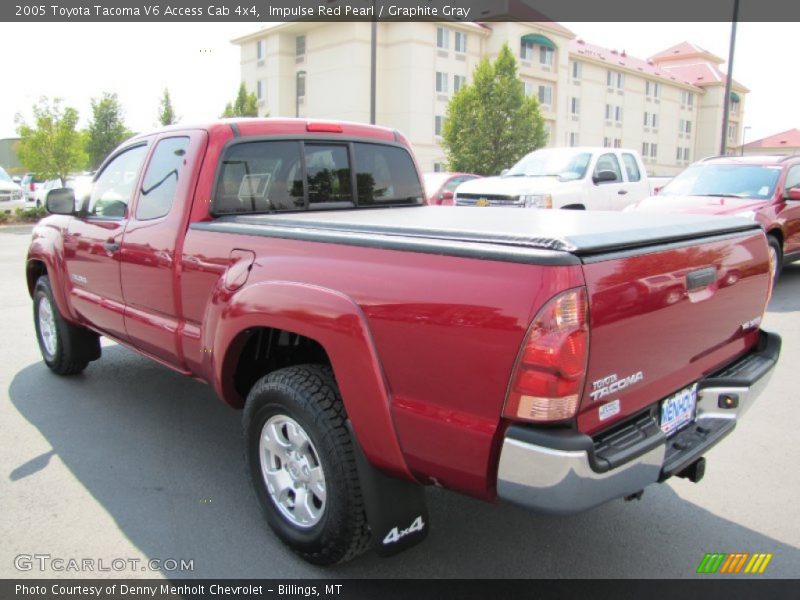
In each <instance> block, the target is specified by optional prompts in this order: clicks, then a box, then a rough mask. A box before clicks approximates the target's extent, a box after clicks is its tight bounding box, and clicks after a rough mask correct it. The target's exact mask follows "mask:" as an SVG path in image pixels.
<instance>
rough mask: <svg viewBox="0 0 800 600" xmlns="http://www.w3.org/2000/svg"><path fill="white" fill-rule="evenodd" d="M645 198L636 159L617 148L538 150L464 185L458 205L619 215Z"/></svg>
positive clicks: (639, 162) (458, 194)
mask: <svg viewBox="0 0 800 600" xmlns="http://www.w3.org/2000/svg"><path fill="white" fill-rule="evenodd" d="M649 195H650V186H649V184H648V181H647V172H646V171H645V168H644V165H643V164H642V159H641V158H640V157H639V153H638V152H636V151H635V150H627V149H622V148H592V147H574V148H543V149H540V150H536V151H534V152H531V153H530V154H528V155H526V156H525V157H524V158H522V159H521V160H520V161H519V162H518V163H517V164H515V165H514V166H513V167H511V168H510V169H508V170H506V171H503V173H502V174H501V175H500V176H499V177H486V178H482V179H474V180H472V181H467V182H465V183H463V184H461V185H460V186H458V188H457V189H456V192H455V204H456V205H458V206H515V207H524V208H568V209H577V210H622V209H623V208H625V207H626V206H627V205H629V204H632V203H634V202H637V201H639V200H643V199H644V198H647V197H648V196H649Z"/></svg>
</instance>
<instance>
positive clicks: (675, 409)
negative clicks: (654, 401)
mask: <svg viewBox="0 0 800 600" xmlns="http://www.w3.org/2000/svg"><path fill="white" fill-rule="evenodd" d="M696 408H697V384H694V385H692V386H690V387H688V388H685V389H682V390H681V391H680V392H678V393H677V394H673V395H672V396H670V397H669V398H665V399H664V400H662V401H661V431H663V432H664V433H665V434H667V435H670V434H671V433H674V432H675V431H677V430H678V429H680V428H681V427H683V426H684V425H686V424H687V423H691V422H692V420H694V413H695V409H696Z"/></svg>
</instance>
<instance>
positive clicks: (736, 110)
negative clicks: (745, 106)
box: [731, 98, 739, 115]
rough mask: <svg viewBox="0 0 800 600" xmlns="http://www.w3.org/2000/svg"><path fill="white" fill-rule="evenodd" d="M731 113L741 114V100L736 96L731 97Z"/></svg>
mask: <svg viewBox="0 0 800 600" xmlns="http://www.w3.org/2000/svg"><path fill="white" fill-rule="evenodd" d="M731 114H732V115H738V114H739V101H738V100H736V99H735V98H731Z"/></svg>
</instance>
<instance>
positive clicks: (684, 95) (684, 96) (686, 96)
mask: <svg viewBox="0 0 800 600" xmlns="http://www.w3.org/2000/svg"><path fill="white" fill-rule="evenodd" d="M681 104H683V105H684V106H693V105H694V93H692V92H687V91H686V90H682V91H681Z"/></svg>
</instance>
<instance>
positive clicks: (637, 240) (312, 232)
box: [193, 206, 759, 262]
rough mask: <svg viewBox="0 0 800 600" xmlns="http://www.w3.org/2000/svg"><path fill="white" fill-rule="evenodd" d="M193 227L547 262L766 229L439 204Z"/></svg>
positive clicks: (687, 219)
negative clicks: (479, 249)
mask: <svg viewBox="0 0 800 600" xmlns="http://www.w3.org/2000/svg"><path fill="white" fill-rule="evenodd" d="M193 227H194V228H196V229H203V230H212V231H220V232H229V233H240V234H244V235H264V236H267V237H281V238H299V239H307V240H312V241H320V242H333V243H351V244H355V245H369V246H382V247H387V248H392V249H395V248H397V249H402V247H403V246H406V245H407V246H409V247H408V249H409V250H417V251H429V252H433V253H449V252H443V250H444V248H445V247H446V245H447V244H455V245H456V246H458V247H461V248H464V247H472V248H475V247H476V246H483V247H484V249H485V250H487V251H488V248H486V246H491V247H494V248H495V249H498V250H499V249H500V248H504V252H505V253H508V254H510V255H511V256H507V257H503V256H497V257H496V258H499V259H505V260H515V258H514V256H516V257H517V258H516V260H519V256H520V255H529V254H530V251H534V253H535V254H536V256H538V257H539V259H543V258H544V259H547V258H548V257H549V258H550V260H545V262H564V261H563V260H555V257H554V256H552V255H553V254H555V253H569V254H571V255H573V256H576V257H590V256H593V255H597V254H607V253H610V252H617V251H624V250H630V249H635V248H642V247H647V246H656V245H662V244H669V243H674V242H681V241H688V240H695V239H700V238H707V237H716V236H720V235H728V234H735V233H740V232H744V231H750V230H757V229H758V228H759V226H758V224H757V223H754V222H752V221H749V220H747V219H743V218H739V217H717V216H704V215H689V214H672V215H670V214H659V215H658V216H654V215H652V214H644V213H635V212H607V211H582V210H537V209H511V208H494V207H486V208H473V207H431V206H420V207H401V208H383V209H354V210H336V211H326V212H313V211H312V212H306V213H288V214H265V215H239V216H226V217H220V218H217V219H215V220H214V221H211V222H208V223H198V224H195V225H194V226H193ZM426 245H428V246H430V247H429V248H428V249H427V250H425V246H426ZM526 250H527V252H525V251H526ZM520 251H522V252H520ZM457 254H461V252H457ZM489 254H494V253H493V252H489ZM562 256H563V254H562ZM485 258H494V257H493V256H485ZM530 258H534V257H533V256H530ZM573 260H574V259H573ZM523 262H539V261H538V260H525V261H523Z"/></svg>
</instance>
